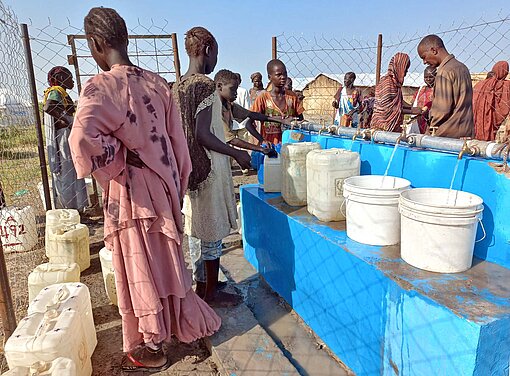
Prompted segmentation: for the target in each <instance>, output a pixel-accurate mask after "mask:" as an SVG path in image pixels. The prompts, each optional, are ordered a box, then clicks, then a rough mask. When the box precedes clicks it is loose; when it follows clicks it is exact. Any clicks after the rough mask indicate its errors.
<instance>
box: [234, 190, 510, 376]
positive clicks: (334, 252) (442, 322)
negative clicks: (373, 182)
mask: <svg viewBox="0 0 510 376" xmlns="http://www.w3.org/2000/svg"><path fill="white" fill-rule="evenodd" d="M241 202H242V211H243V240H244V250H245V257H246V258H247V260H248V261H249V262H250V263H251V264H252V265H253V266H254V267H255V268H256V269H257V270H258V271H259V272H260V274H261V275H262V276H263V277H264V278H265V279H266V281H267V282H268V283H269V285H270V286H271V287H272V288H273V289H274V290H275V291H276V292H277V293H278V294H280V295H281V296H282V297H283V298H284V299H285V300H286V301H287V302H288V303H289V304H290V305H291V306H292V307H293V309H294V310H295V311H296V312H297V313H298V314H299V315H300V316H301V318H302V319H303V320H304V321H305V322H306V323H307V324H308V325H309V326H310V327H311V328H312V329H313V330H314V332H315V333H316V334H317V335H318V336H319V337H320V338H321V339H322V340H323V341H324V342H325V343H326V344H327V345H328V346H329V348H330V349H331V350H332V351H333V352H334V353H335V354H336V355H337V356H338V357H339V358H340V359H341V360H342V361H343V362H344V363H345V364H346V365H347V366H348V367H350V368H351V369H352V370H353V371H354V372H356V373H357V374H358V375H381V374H382V375H484V376H485V375H508V364H509V357H510V300H509V297H510V270H508V269H506V268H504V267H501V266H499V265H496V264H494V263H490V262H487V261H482V260H479V259H475V264H474V266H473V268H472V269H470V270H468V271H467V272H464V273H458V274H437V273H431V272H426V271H423V270H419V269H416V268H414V267H412V266H410V265H408V264H406V263H405V262H404V261H403V260H402V259H401V258H400V257H399V247H398V246H391V247H374V246H367V245H364V244H360V243H357V242H354V241H352V240H350V239H349V238H347V236H346V232H345V222H335V223H329V224H326V223H323V222H319V221H318V220H317V219H316V218H314V217H312V216H311V215H310V214H308V212H307V210H306V207H304V208H296V207H290V206H288V205H287V204H285V202H284V201H283V199H282V198H281V196H280V194H279V193H276V194H275V193H268V194H266V193H264V192H263V191H262V190H261V189H259V188H258V185H247V186H243V187H241Z"/></svg>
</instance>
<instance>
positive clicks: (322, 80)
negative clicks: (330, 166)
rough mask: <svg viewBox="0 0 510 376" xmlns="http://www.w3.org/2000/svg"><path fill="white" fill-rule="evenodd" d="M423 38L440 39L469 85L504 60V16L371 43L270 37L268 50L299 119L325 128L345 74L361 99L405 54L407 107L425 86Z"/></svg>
mask: <svg viewBox="0 0 510 376" xmlns="http://www.w3.org/2000/svg"><path fill="white" fill-rule="evenodd" d="M427 34H436V35H438V36H440V37H441V38H442V39H443V41H444V43H445V46H446V48H447V49H448V51H449V52H450V53H452V54H454V55H455V57H456V58H457V59H458V60H459V61H461V62H463V63H464V64H466V66H467V67H468V68H469V70H470V72H471V77H472V81H473V85H475V84H476V83H478V82H479V81H481V80H483V79H485V78H486V76H487V72H488V71H490V70H491V69H492V67H493V65H494V64H495V63H496V62H497V61H500V60H505V61H508V60H509V58H510V52H509V51H510V16H501V17H498V18H497V19H496V20H489V21H488V20H485V19H482V18H480V19H479V20H477V21H475V22H470V23H467V22H462V23H460V24H456V25H451V26H449V27H445V28H441V29H440V30H431V29H429V30H422V31H419V32H412V33H405V32H403V33H401V34H399V35H398V37H387V36H382V35H380V36H379V38H380V39H379V38H377V37H376V36H374V38H373V40H363V39H355V38H352V39H347V38H337V37H326V36H324V35H321V36H316V37H309V36H306V35H300V36H294V35H286V34H282V35H279V36H278V37H276V43H273V49H274V50H276V55H277V57H278V58H279V59H280V60H282V61H283V62H284V63H285V64H286V66H287V71H288V74H289V76H290V77H291V78H292V79H293V83H294V89H295V90H302V91H303V94H304V102H303V105H304V107H305V118H307V119H308V120H311V121H315V122H325V123H331V122H332V121H333V119H334V116H335V109H334V108H333V107H332V102H333V97H334V95H335V94H336V92H337V90H338V88H339V87H340V85H343V82H344V75H345V73H347V72H351V71H352V72H354V73H355V74H356V81H355V83H354V85H355V86H356V87H357V88H358V89H360V90H361V95H362V97H366V96H368V95H369V92H370V89H371V88H373V87H374V86H375V85H376V83H377V77H378V74H379V73H380V75H381V76H383V75H384V74H385V73H386V70H387V67H388V63H389V61H390V59H391V57H392V56H394V55H395V54H396V53H397V52H404V53H407V54H408V55H409V57H410V59H411V66H410V69H409V72H408V74H407V76H406V78H405V81H404V85H403V88H402V89H403V96H404V100H405V101H406V102H407V103H409V104H413V102H414V100H415V94H416V93H417V91H418V89H419V88H420V87H423V86H424V85H425V83H424V79H423V71H424V68H425V66H424V65H423V62H422V60H421V58H420V57H419V56H418V53H417V46H418V43H419V42H420V40H421V38H422V37H424V36H425V35H427ZM274 50H273V55H274V52H275V51H274ZM378 62H380V66H379V65H378ZM379 67H380V68H379ZM379 69H380V70H379Z"/></svg>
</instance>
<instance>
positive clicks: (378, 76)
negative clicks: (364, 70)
mask: <svg viewBox="0 0 510 376" xmlns="http://www.w3.org/2000/svg"><path fill="white" fill-rule="evenodd" d="M381 61H382V34H379V35H378V36H377V64H376V66H375V83H376V84H378V83H379V80H380V79H381Z"/></svg>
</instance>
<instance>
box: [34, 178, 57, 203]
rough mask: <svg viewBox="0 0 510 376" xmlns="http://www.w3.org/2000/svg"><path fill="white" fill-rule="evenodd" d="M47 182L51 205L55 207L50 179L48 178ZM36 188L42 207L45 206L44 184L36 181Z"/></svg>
mask: <svg viewBox="0 0 510 376" xmlns="http://www.w3.org/2000/svg"><path fill="white" fill-rule="evenodd" d="M48 183H49V186H50V202H51V207H52V208H54V207H55V200H54V199H53V187H52V181H51V179H49V180H48ZM37 190H38V191H39V197H41V202H42V206H43V208H46V200H45V199H44V186H43V183H42V181H40V182H39V183H37Z"/></svg>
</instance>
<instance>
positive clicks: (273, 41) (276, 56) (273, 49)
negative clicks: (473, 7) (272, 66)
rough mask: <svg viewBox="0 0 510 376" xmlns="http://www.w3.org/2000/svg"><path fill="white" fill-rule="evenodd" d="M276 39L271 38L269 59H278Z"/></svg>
mask: <svg viewBox="0 0 510 376" xmlns="http://www.w3.org/2000/svg"><path fill="white" fill-rule="evenodd" d="M276 42H277V41H276V37H273V38H272V45H273V46H272V49H271V58H272V59H278V47H277V43H276Z"/></svg>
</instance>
